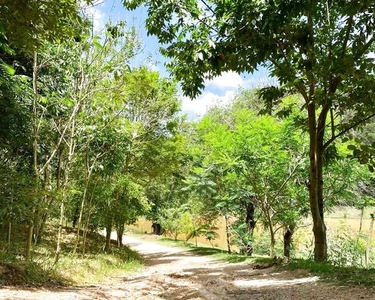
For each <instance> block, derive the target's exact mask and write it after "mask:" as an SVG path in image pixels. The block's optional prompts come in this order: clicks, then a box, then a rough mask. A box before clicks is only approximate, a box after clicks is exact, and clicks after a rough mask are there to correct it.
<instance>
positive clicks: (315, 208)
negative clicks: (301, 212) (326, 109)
mask: <svg viewBox="0 0 375 300" xmlns="http://www.w3.org/2000/svg"><path fill="white" fill-rule="evenodd" d="M308 113H309V134H310V153H309V157H310V181H309V186H308V188H309V199H310V210H311V216H312V219H313V232H314V243H315V245H314V259H315V261H326V260H327V236H326V226H325V224H324V210H323V209H324V202H323V154H324V149H323V136H324V126H325V118H324V116H322V113H321V117H320V118H319V126H318V128H316V123H317V122H316V117H315V105H314V103H313V102H312V101H311V102H310V103H309V104H308Z"/></svg>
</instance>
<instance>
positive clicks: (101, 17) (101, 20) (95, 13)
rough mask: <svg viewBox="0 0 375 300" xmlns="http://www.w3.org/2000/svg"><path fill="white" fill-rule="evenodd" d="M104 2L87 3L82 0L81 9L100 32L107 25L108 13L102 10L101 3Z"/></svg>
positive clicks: (95, 29) (94, 28)
mask: <svg viewBox="0 0 375 300" xmlns="http://www.w3.org/2000/svg"><path fill="white" fill-rule="evenodd" d="M102 4H103V2H101V1H97V2H96V3H94V4H91V5H90V4H89V5H87V4H85V3H84V2H81V9H82V10H83V11H84V13H85V15H86V16H87V17H88V18H89V20H90V21H92V23H93V30H94V32H95V33H96V32H99V31H100V30H102V29H103V28H104V26H105V23H106V19H107V15H106V14H105V13H104V12H103V11H102V10H101V7H100V6H101V5H102Z"/></svg>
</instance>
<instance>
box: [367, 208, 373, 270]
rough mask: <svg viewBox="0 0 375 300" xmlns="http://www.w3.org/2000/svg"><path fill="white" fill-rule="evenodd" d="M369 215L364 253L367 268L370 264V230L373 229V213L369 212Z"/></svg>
mask: <svg viewBox="0 0 375 300" xmlns="http://www.w3.org/2000/svg"><path fill="white" fill-rule="evenodd" d="M370 216H371V221H370V228H369V233H368V236H367V245H366V255H365V267H366V268H368V267H369V264H370V250H371V239H372V232H373V229H374V219H375V213H372V214H370Z"/></svg>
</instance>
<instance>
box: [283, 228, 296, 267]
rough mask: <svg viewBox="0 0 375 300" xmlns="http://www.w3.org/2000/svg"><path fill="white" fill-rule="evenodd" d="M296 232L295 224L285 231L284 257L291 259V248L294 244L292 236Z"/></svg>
mask: <svg viewBox="0 0 375 300" xmlns="http://www.w3.org/2000/svg"><path fill="white" fill-rule="evenodd" d="M293 234H294V226H289V227H288V228H287V230H286V231H285V233H284V257H286V258H287V259H288V261H289V260H290V250H291V246H292V237H293Z"/></svg>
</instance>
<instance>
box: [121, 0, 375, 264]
mask: <svg viewBox="0 0 375 300" xmlns="http://www.w3.org/2000/svg"><path fill="white" fill-rule="evenodd" d="M124 4H125V6H126V7H128V8H131V9H134V8H135V7H137V6H138V5H146V6H147V8H148V19H147V21H146V24H147V28H148V32H149V33H150V34H154V35H156V36H157V37H158V38H159V41H160V42H161V43H163V44H166V47H165V48H164V50H163V53H164V55H166V56H167V57H169V58H171V62H170V63H169V67H170V70H171V71H172V73H173V74H174V75H175V76H176V78H177V79H178V80H180V81H182V89H183V90H184V92H185V94H186V95H188V96H191V97H195V96H196V95H197V94H199V92H200V91H201V90H202V88H203V87H204V82H205V80H206V79H208V78H212V77H214V76H218V75H220V74H222V73H223V72H225V71H235V72H253V71H254V70H256V68H258V67H259V66H264V67H267V68H268V69H269V70H270V74H271V75H272V76H274V77H276V78H277V79H278V81H279V85H278V86H271V87H268V88H265V89H264V90H263V91H262V96H263V98H264V99H265V100H266V104H268V105H267V108H272V106H273V105H274V104H275V103H277V102H278V101H279V100H280V98H281V97H282V96H284V95H286V94H288V93H289V94H290V93H298V94H300V95H301V97H302V98H303V100H304V103H303V105H302V109H304V110H305V111H306V112H307V118H306V123H305V124H306V126H305V128H306V130H307V131H308V132H309V136H310V140H309V159H310V172H309V183H308V187H309V203H310V210H311V215H312V218H313V232H314V237H315V248H314V253H315V260H317V261H325V260H327V239H326V226H325V223H324V198H323V185H324V177H323V161H324V155H325V152H326V151H327V149H328V148H329V147H332V146H334V142H335V141H336V140H337V138H339V137H341V136H343V135H344V134H346V133H347V132H349V131H350V130H351V129H353V128H355V127H357V126H359V125H361V124H363V123H364V122H365V121H367V120H369V119H370V118H372V117H373V116H374V115H375V97H374V93H375V84H374V83H375V75H374V72H373V66H374V64H373V62H374V59H373V58H372V56H371V53H372V51H373V50H374V46H375V37H374V29H375V14H374V13H373V12H374V10H375V2H374V1H349V2H348V1H325V0H324V1H318V0H300V1H278V0H277V1H275V0H267V1H255V0H254V1H247V0H246V1H245V0H235V1H213V0H184V1H177V2H175V1H165V2H160V1H147V0H124ZM186 65H188V66H189V68H186Z"/></svg>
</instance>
